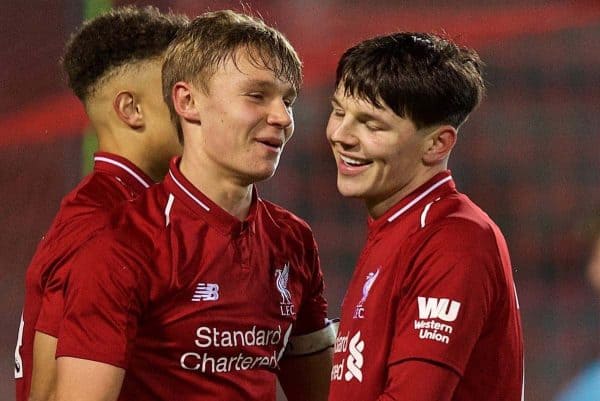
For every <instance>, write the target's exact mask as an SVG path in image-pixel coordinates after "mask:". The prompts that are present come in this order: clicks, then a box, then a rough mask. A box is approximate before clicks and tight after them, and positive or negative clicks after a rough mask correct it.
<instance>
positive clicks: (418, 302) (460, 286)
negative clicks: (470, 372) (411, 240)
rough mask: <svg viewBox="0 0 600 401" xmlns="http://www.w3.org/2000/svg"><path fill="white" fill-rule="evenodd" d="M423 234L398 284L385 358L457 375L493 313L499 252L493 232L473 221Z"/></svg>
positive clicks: (394, 361) (462, 369)
mask: <svg viewBox="0 0 600 401" xmlns="http://www.w3.org/2000/svg"><path fill="white" fill-rule="evenodd" d="M425 238H426V239H425V240H422V241H421V243H415V245H414V247H413V249H416V251H415V255H416V256H415V257H414V260H413V262H412V266H411V268H410V269H409V270H408V273H407V275H406V276H405V277H402V278H401V279H400V280H399V281H398V283H397V285H398V287H399V288H397V291H398V293H399V302H398V304H397V305H398V306H397V310H396V314H395V316H396V320H395V323H394V325H395V326H394V335H393V340H392V346H391V350H390V356H389V363H390V364H394V363H397V362H400V361H403V360H407V359H422V360H430V361H433V362H437V363H441V364H444V365H446V366H449V367H450V368H452V369H454V370H455V371H456V372H457V373H459V374H461V375H462V374H463V373H464V370H465V367H466V365H467V363H468V361H469V357H470V355H471V352H472V350H473V348H474V347H475V344H476V343H477V341H478V339H479V337H480V335H481V333H482V331H483V330H484V327H485V325H486V322H487V321H488V319H490V318H492V316H491V311H492V307H493V303H494V298H495V292H496V289H495V284H494V271H497V269H498V267H499V263H500V262H499V259H498V253H497V251H495V249H496V248H495V247H494V243H495V242H494V241H493V239H492V238H493V236H492V235H491V234H490V233H488V232H487V231H486V230H485V229H483V228H481V227H479V226H476V225H475V224H468V223H464V224H460V223H457V224H453V225H446V226H442V227H439V228H437V229H436V230H435V231H434V232H433V233H431V234H430V235H429V236H428V237H425Z"/></svg>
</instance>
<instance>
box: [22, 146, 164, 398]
mask: <svg viewBox="0 0 600 401" xmlns="http://www.w3.org/2000/svg"><path fill="white" fill-rule="evenodd" d="M151 184H152V180H151V179H150V177H148V176H147V175H146V174H145V173H144V172H142V171H141V170H140V169H138V168H137V167H136V166H134V165H133V164H132V163H131V162H129V161H128V160H126V159H124V158H122V157H119V156H116V155H113V154H109V153H103V152H98V153H96V154H95V156H94V171H93V172H92V174H90V175H89V176H87V177H86V178H85V179H84V180H83V181H82V182H81V183H80V184H79V185H78V186H77V187H76V188H75V189H74V190H73V191H71V192H70V193H69V194H68V195H67V196H66V197H65V198H64V199H63V200H62V202H61V206H60V209H59V211H58V214H57V215H56V217H55V218H54V221H53V223H52V225H51V227H50V230H49V231H48V232H47V234H46V235H45V236H44V237H43V238H42V241H41V242H40V244H39V245H38V248H37V250H36V252H35V254H34V256H33V259H32V261H31V263H30V265H29V267H28V268H27V272H26V275H25V303H24V307H23V317H22V320H21V326H20V329H19V336H18V341H17V349H16V350H15V379H16V388H17V401H26V400H27V399H28V397H29V389H30V386H31V372H32V355H33V338H34V335H35V331H36V330H37V331H41V332H44V333H46V334H49V335H51V336H54V337H58V327H59V323H60V319H61V318H62V314H63V289H64V280H65V277H66V273H67V269H66V268H65V267H64V266H65V262H66V260H68V259H69V258H70V257H72V255H73V253H74V252H75V251H76V250H78V249H79V248H80V247H81V246H82V245H83V244H84V243H85V242H86V241H88V240H89V239H90V238H91V237H92V236H93V235H94V234H96V233H97V232H98V231H99V230H101V229H102V228H104V227H105V225H106V223H107V217H108V214H109V211H111V210H113V209H114V208H115V207H116V206H117V205H120V204H122V203H123V202H124V201H126V200H130V199H133V198H135V197H137V196H138V195H139V194H140V193H142V192H143V191H144V190H145V189H146V188H149V187H150V185H151Z"/></svg>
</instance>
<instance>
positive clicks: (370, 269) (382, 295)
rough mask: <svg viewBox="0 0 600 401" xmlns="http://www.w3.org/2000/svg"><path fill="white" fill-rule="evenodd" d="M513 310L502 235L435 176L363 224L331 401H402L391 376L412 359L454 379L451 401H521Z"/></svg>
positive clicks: (445, 179) (444, 177)
mask: <svg viewBox="0 0 600 401" xmlns="http://www.w3.org/2000/svg"><path fill="white" fill-rule="evenodd" d="M518 309H519V306H518V301H517V296H516V292H515V286H514V282H513V276H512V269H511V263H510V258H509V255H508V250H507V246H506V243H505V240H504V238H503V236H502V234H501V232H500V230H499V229H498V227H497V226H496V225H495V224H494V223H493V222H492V221H491V219H490V218H489V217H488V216H487V215H486V214H485V213H484V212H483V211H481V209H479V208H478V207H477V206H476V205H475V204H473V203H472V202H471V201H470V200H469V199H468V198H467V197H466V196H465V195H463V194H460V193H458V192H457V191H456V189H455V186H454V183H453V181H452V177H451V176H450V173H449V172H447V171H446V172H443V173H440V174H438V175H436V176H435V177H433V178H432V179H431V180H430V181H429V182H427V183H426V184H424V185H423V186H421V187H420V188H418V189H417V190H416V191H414V192H413V193H412V194H410V195H409V196H407V197H406V198H404V199H403V200H401V201H400V202H399V203H398V204H397V205H395V206H394V207H392V208H391V209H390V210H389V211H388V212H386V214H385V215H383V216H381V217H380V218H378V219H376V220H370V221H369V230H368V239H367V244H366V246H365V247H364V249H363V251H362V253H361V255H360V257H359V260H358V264H357V266H356V270H355V272H354V275H353V277H352V280H351V282H350V285H349V288H348V291H347V292H346V296H345V298H344V302H343V305H342V318H341V322H340V328H339V331H338V336H337V339H336V344H335V348H334V361H333V363H334V366H333V369H332V372H331V391H330V396H329V400H330V401H349V400H360V401H369V400H380V399H386V400H387V399H408V398H404V397H403V396H402V394H388V393H386V391H389V388H386V387H387V386H389V383H391V382H393V380H394V378H393V377H390V367H391V366H398V365H396V364H399V363H402V362H403V361H408V360H418V361H429V362H432V363H434V364H436V365H442V366H445V367H446V368H448V369H450V370H452V371H454V372H455V373H456V374H458V375H459V376H460V381H459V383H458V386H457V388H456V390H455V392H454V394H453V397H452V400H453V401H482V400H486V401H518V400H521V397H522V386H523V345H522V334H521V323H520V317H519V310H518ZM421 380H423V381H425V382H426V383H427V381H428V380H430V378H428V377H422V379H421ZM432 385H433V384H432ZM408 390H409V389H407V392H408ZM388 395H389V398H387V397H386V396H388Z"/></svg>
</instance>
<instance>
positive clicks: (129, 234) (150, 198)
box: [103, 185, 167, 251]
mask: <svg viewBox="0 0 600 401" xmlns="http://www.w3.org/2000/svg"><path fill="white" fill-rule="evenodd" d="M166 203H167V200H166V196H165V194H164V191H162V190H161V188H160V186H159V185H155V186H152V187H151V188H149V189H148V190H146V191H145V192H144V193H143V194H141V195H140V196H138V197H137V198H135V199H132V200H128V201H126V202H123V203H122V205H121V207H118V208H115V209H113V210H112V212H111V213H110V216H109V220H110V222H109V226H108V229H107V230H106V232H105V233H103V235H104V239H105V240H109V241H113V242H115V243H116V244H120V245H121V246H124V247H135V248H136V249H139V250H141V251H150V250H152V249H153V248H154V247H155V244H156V238H157V237H158V236H160V235H161V234H162V233H163V232H164V231H165V230H166V229H167V224H166V221H165V215H164V209H165V207H166Z"/></svg>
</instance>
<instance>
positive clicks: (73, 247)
mask: <svg viewBox="0 0 600 401" xmlns="http://www.w3.org/2000/svg"><path fill="white" fill-rule="evenodd" d="M186 23H187V18H185V17H183V16H178V15H173V14H163V13H161V12H160V11H159V10H158V9H156V8H154V7H145V8H136V7H124V8H117V9H114V10H111V11H108V12H107V13H105V14H102V15H100V16H98V17H96V18H94V19H92V20H88V21H86V22H85V23H84V24H83V25H82V26H81V27H80V28H79V29H78V30H77V31H76V32H75V33H74V34H73V35H72V36H71V38H70V40H69V42H68V43H67V46H66V51H65V54H64V56H63V60H62V65H63V68H64V70H65V72H66V75H67V78H68V84H69V86H70V87H71V89H72V91H73V93H75V95H76V96H77V97H78V98H79V99H80V100H81V101H82V103H83V104H84V106H85V110H86V113H87V115H88V116H89V119H90V122H91V125H92V127H93V128H94V130H95V132H96V134H97V137H98V143H99V152H97V153H96V154H95V156H94V170H93V172H92V173H91V174H90V175H89V176H87V177H86V178H85V179H84V180H83V181H82V182H81V183H80V184H79V185H78V186H77V187H76V188H75V189H74V190H73V191H71V192H70V193H69V194H68V195H67V196H66V197H65V198H64V199H63V201H62V203H61V206H60V210H59V211H58V214H57V215H56V217H55V219H54V221H53V223H52V226H51V227H50V229H49V231H48V232H47V234H46V235H45V236H44V238H43V239H42V241H41V242H40V244H39V246H38V248H37V250H36V252H35V255H34V256H33V259H32V261H31V263H30V265H29V267H28V269H27V273H26V282H25V302H24V307H23V317H22V320H21V324H20V328H19V335H18V341H17V347H16V350H15V379H16V391H17V401H26V400H30V401H42V400H49V399H50V400H51V399H53V396H54V391H55V381H56V366H55V365H56V362H55V350H56V341H57V340H56V338H57V337H58V331H59V325H60V321H61V319H62V315H63V293H64V291H65V285H66V284H65V283H66V277H67V273H68V271H67V270H68V268H67V267H66V263H67V260H69V258H71V256H72V255H73V254H74V253H75V252H76V251H77V250H78V249H79V248H80V247H81V246H82V245H83V244H84V243H85V242H86V241H87V240H89V239H90V238H91V237H93V236H94V235H95V234H96V233H97V232H98V231H100V230H101V229H103V228H104V227H105V226H106V224H107V216H108V214H109V212H110V211H111V210H113V209H114V208H115V207H117V206H118V205H121V204H122V203H124V202H125V201H127V200H131V199H133V198H135V197H137V196H138V195H139V194H140V193H142V192H143V191H144V190H146V189H147V188H149V187H150V186H151V185H152V184H153V183H154V182H155V181H158V180H160V179H162V178H163V176H164V174H165V173H166V171H167V169H168V165H169V160H170V158H171V157H173V156H175V155H178V154H180V153H181V145H180V143H179V141H178V138H177V132H176V128H175V125H174V124H173V122H172V121H171V119H170V117H169V111H168V108H167V106H166V105H165V104H164V101H163V98H162V86H161V67H162V62H163V57H164V54H165V51H166V49H167V46H168V45H169V43H170V42H171V40H172V39H173V38H174V37H175V34H176V33H177V31H178V30H179V29H180V28H181V27H182V26H184V25H185V24H186Z"/></svg>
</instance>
